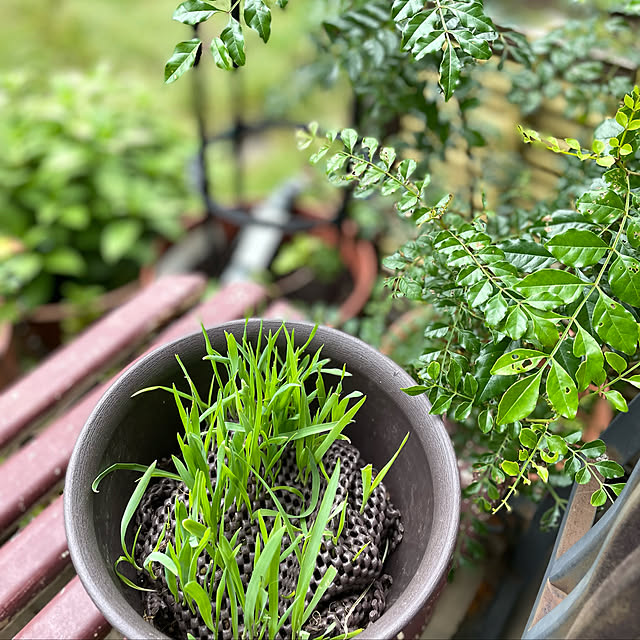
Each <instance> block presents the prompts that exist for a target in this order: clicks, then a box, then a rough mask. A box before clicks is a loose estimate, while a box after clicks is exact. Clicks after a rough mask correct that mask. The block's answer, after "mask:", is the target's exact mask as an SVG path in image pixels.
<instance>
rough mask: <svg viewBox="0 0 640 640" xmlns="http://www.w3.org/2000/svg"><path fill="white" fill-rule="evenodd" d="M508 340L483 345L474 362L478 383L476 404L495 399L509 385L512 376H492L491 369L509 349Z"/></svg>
mask: <svg viewBox="0 0 640 640" xmlns="http://www.w3.org/2000/svg"><path fill="white" fill-rule="evenodd" d="M510 343H511V341H510V340H501V341H500V342H491V343H489V344H487V345H484V346H483V347H482V349H481V351H480V355H479V356H478V359H477V360H476V371H475V378H476V380H477V381H478V393H477V402H480V403H484V402H486V401H487V400H491V399H493V398H496V397H497V396H499V395H500V394H502V393H503V392H504V391H506V389H507V388H508V387H509V386H510V385H511V383H512V381H513V379H514V377H513V376H494V375H491V369H492V367H493V365H494V364H495V363H496V361H497V360H498V358H499V357H500V356H501V355H502V354H503V353H504V352H505V349H507V348H509V345H510Z"/></svg>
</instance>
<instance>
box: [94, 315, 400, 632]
mask: <svg viewBox="0 0 640 640" xmlns="http://www.w3.org/2000/svg"><path fill="white" fill-rule="evenodd" d="M203 333H204V338H205V343H206V355H205V356H204V358H205V359H206V360H209V362H210V363H211V368H212V375H211V382H210V385H209V388H208V392H207V394H206V397H203V396H202V395H200V393H199V392H198V390H197V389H196V387H195V384H194V383H193V381H192V380H191V378H190V377H189V374H188V373H187V371H186V369H185V367H184V365H183V363H182V362H181V360H180V358H179V356H176V358H177V359H178V362H179V364H180V367H181V368H182V370H183V371H184V374H185V377H186V379H187V382H188V385H189V389H190V392H188V393H187V392H183V391H179V390H178V389H177V388H176V386H175V385H172V387H170V388H169V387H163V386H154V387H149V388H147V389H143V390H142V391H141V392H149V391H153V390H164V391H166V392H169V393H171V394H172V395H173V397H174V399H175V403H176V406H177V409H178V412H179V415H180V419H181V421H182V425H183V427H184V434H178V444H179V446H180V452H181V454H182V455H181V457H180V458H179V457H178V456H175V455H174V456H172V460H173V463H174V466H175V473H174V472H168V471H162V470H160V469H158V468H157V467H156V462H154V463H152V464H151V465H149V466H148V467H147V466H144V465H136V464H115V465H112V466H111V467H109V468H108V469H106V470H105V471H103V472H102V473H101V474H100V475H99V476H98V477H97V478H96V480H95V482H94V485H93V488H94V490H97V486H98V484H99V483H100V481H101V480H102V478H103V477H104V476H105V475H107V474H109V473H110V472H112V471H113V470H115V469H129V470H138V471H141V472H143V476H142V478H141V479H140V480H139V482H138V483H137V486H136V489H135V491H134V493H133V495H132V496H131V499H130V500H129V503H128V505H127V507H126V509H125V513H124V516H123V518H122V523H121V542H122V550H123V555H122V556H120V558H118V560H117V561H116V572H117V573H118V575H119V576H120V577H121V578H122V580H124V581H125V582H126V583H127V584H129V585H130V586H132V587H135V588H140V587H138V586H136V585H134V584H133V583H132V582H131V581H130V580H129V579H128V578H126V577H125V576H124V575H122V574H121V573H120V572H119V571H118V566H119V565H120V564H121V563H123V562H124V563H125V564H130V565H132V566H133V567H134V568H135V569H136V570H137V571H142V570H143V569H145V570H146V571H147V572H148V574H149V576H150V577H151V578H152V579H155V578H156V576H155V574H154V568H157V567H158V566H160V567H162V570H163V571H164V575H165V578H166V581H167V584H168V587H169V589H170V591H171V593H172V594H173V596H174V598H175V599H176V601H183V602H184V603H185V604H186V605H188V606H189V608H190V609H191V610H192V611H195V609H197V610H198V612H199V614H200V616H201V617H202V619H203V620H204V622H205V624H206V625H207V627H208V628H209V629H210V630H212V631H213V632H214V634H216V635H217V633H218V628H219V625H220V614H221V608H222V602H223V596H224V595H225V593H226V595H227V596H228V598H229V601H230V604H231V612H232V613H231V617H232V619H231V621H230V623H231V627H232V631H233V635H234V637H239V634H240V630H241V628H240V625H241V621H240V620H239V619H238V608H240V609H241V610H242V612H243V621H242V624H243V627H244V632H243V637H244V638H249V639H253V638H265V637H268V638H270V639H272V638H274V637H275V636H276V635H277V634H278V632H279V631H280V630H281V629H282V627H283V625H285V624H286V623H289V624H290V625H291V628H292V637H293V638H301V639H304V638H306V637H308V633H307V632H305V631H304V630H303V626H304V625H305V623H306V622H307V621H308V620H309V618H310V616H311V614H312V613H313V611H314V610H315V608H316V606H317V605H318V603H319V602H320V599H321V598H322V596H323V595H324V593H325V592H326V591H327V589H328V588H329V586H330V585H331V583H332V582H333V579H334V578H335V575H336V573H337V571H336V569H335V568H334V567H332V566H330V567H329V568H328V569H327V571H326V573H325V574H324V576H323V577H322V579H321V581H320V583H319V584H318V586H317V588H316V590H315V592H314V593H313V594H312V595H311V594H309V595H310V596H311V599H310V601H309V602H308V603H307V602H305V600H306V597H307V594H308V591H309V588H310V584H311V581H312V577H313V573H314V570H315V567H316V562H317V557H318V554H319V552H320V548H321V544H322V541H323V538H324V537H325V536H330V537H332V538H334V539H337V538H338V537H339V536H340V535H341V533H342V530H343V527H344V513H345V509H346V503H347V499H346V498H345V500H344V501H342V502H341V503H340V504H338V505H336V506H335V507H334V504H333V503H334V500H335V497H336V492H337V488H338V484H339V480H340V461H339V460H338V461H337V463H336V465H335V468H334V470H333V472H332V474H331V476H330V477H329V475H328V474H327V472H326V470H325V468H324V466H323V457H324V455H325V454H326V453H327V451H328V450H329V448H330V447H331V445H332V444H333V443H334V442H335V441H336V440H346V439H347V438H346V436H345V435H344V433H343V432H344V429H345V428H346V427H347V426H348V425H349V424H350V423H351V422H352V421H353V419H354V417H355V415H356V413H357V412H358V410H359V409H360V407H361V406H362V404H363V403H364V402H365V399H366V397H365V396H363V395H362V393H360V392H359V391H353V392H351V393H349V394H346V395H345V394H343V381H344V379H345V377H347V376H349V375H350V374H349V373H348V372H347V371H346V368H345V367H343V368H342V369H336V368H331V367H329V366H328V365H329V360H328V359H323V358H322V357H321V350H322V348H320V349H318V350H317V351H316V352H315V353H313V354H310V353H307V352H306V351H307V348H308V346H309V344H310V342H311V340H312V338H313V336H314V335H315V329H314V331H312V333H311V335H310V337H309V339H308V340H307V342H306V343H305V344H304V345H303V346H301V347H295V345H294V332H293V331H291V333H289V332H288V331H287V328H286V327H285V325H284V324H283V325H282V326H281V327H280V328H279V329H278V330H277V331H276V332H275V333H272V332H269V333H268V335H265V334H263V332H262V329H261V330H260V332H259V335H258V338H257V340H256V344H255V346H254V345H252V344H251V343H250V342H249V340H248V339H247V337H246V333H245V335H244V336H243V339H242V341H241V342H238V341H236V339H235V337H234V336H233V335H232V334H230V333H226V342H227V349H226V353H219V352H218V351H216V350H214V349H213V347H212V346H211V343H210V341H209V338H208V336H207V334H206V332H203ZM280 334H283V335H284V337H285V347H284V348H282V349H281V348H277V347H276V340H277V339H278V336H279V335H280ZM329 378H332V379H334V380H335V384H334V385H333V386H329V385H328V383H327V380H328V379H329ZM141 392H139V393H141ZM185 403H186V404H185ZM405 442H406V438H405ZM403 445H404V442H403V443H402V445H401V447H402V446H403ZM289 448H294V449H295V459H296V465H297V469H298V475H299V479H300V480H302V482H303V484H305V486H308V485H309V484H310V486H311V498H310V500H309V504H307V505H304V504H303V505H302V507H301V512H300V513H287V512H286V510H285V509H284V507H283V506H282V503H281V502H280V500H279V499H278V497H277V496H276V492H281V491H291V492H294V493H296V495H298V497H299V498H300V499H301V501H302V500H303V495H302V494H301V493H300V492H299V490H298V489H296V488H294V487H282V486H276V484H277V478H278V473H279V471H280V469H281V465H282V462H283V455H284V454H285V451H287V450H288V451H290V449H289ZM210 454H211V455H215V456H216V465H215V478H212V477H211V473H212V472H211V469H210V466H209V463H208V460H209V457H210ZM396 456H397V454H396ZM396 456H394V459H395V457H396ZM392 461H393V460H392ZM392 461H391V462H392ZM391 462H390V463H389V464H388V465H387V466H386V467H385V468H384V469H383V471H382V472H381V473H380V474H378V476H377V477H376V478H375V480H373V481H372V473H371V471H372V470H371V465H367V467H365V468H364V469H363V470H362V475H363V481H364V485H365V486H364V497H363V502H362V508H363V509H364V504H365V502H366V500H367V499H368V497H369V495H370V494H371V491H372V490H373V488H375V486H376V485H377V484H378V483H379V482H380V481H381V480H382V477H384V474H385V473H386V472H387V470H388V468H389V466H390V464H391ZM322 476H324V477H325V480H326V489H325V491H324V494H323V495H322V498H321V484H322V480H321V477H322ZM152 477H165V478H172V479H174V480H179V481H182V483H184V485H185V487H186V489H187V490H188V496H186V497H182V496H183V494H182V493H181V495H180V496H179V495H176V498H175V522H176V525H175V530H174V531H173V532H172V534H173V535H172V536H170V535H167V531H166V525H165V529H163V532H162V534H161V536H160V538H159V539H158V541H157V543H156V545H155V549H154V551H153V552H152V553H151V554H149V555H148V556H147V558H146V559H145V560H144V562H143V567H140V566H139V564H138V563H137V562H136V560H135V557H134V549H135V545H136V539H137V536H138V533H139V531H140V530H138V533H136V536H135V538H134V541H133V546H132V548H131V549H129V547H128V546H127V543H126V539H125V538H126V533H127V530H128V527H129V524H130V522H131V520H132V519H133V518H134V515H135V513H136V511H137V509H138V507H139V505H140V502H141V500H142V498H143V496H144V493H145V491H146V489H147V487H148V485H149V482H150V481H151V478H152ZM252 482H253V484H254V485H255V486H256V487H262V489H263V490H264V492H265V493H266V494H268V495H269V497H270V498H271V500H272V502H273V504H274V505H275V507H276V508H275V509H267V508H261V509H257V510H256V509H254V503H255V498H256V496H251V495H250V494H249V492H248V490H247V487H248V486H250V485H251V484H252ZM318 505H319V506H318ZM242 506H244V507H246V509H247V512H248V514H249V518H250V519H251V521H252V522H257V523H258V525H259V530H260V535H259V536H258V538H257V540H256V546H255V549H254V565H253V571H252V574H251V578H250V580H249V583H248V585H247V587H246V589H245V588H244V585H243V583H242V580H241V575H240V572H239V568H238V561H237V557H238V554H239V553H240V550H241V547H242V544H243V541H241V540H238V536H239V533H240V531H239V530H238V531H236V532H235V534H233V536H232V537H231V539H229V540H228V539H227V538H226V537H225V535H224V519H225V514H227V512H228V511H229V510H230V509H232V508H234V507H235V508H241V507H242ZM314 514H315V517H313V515H314ZM334 518H337V519H338V520H337V522H338V526H337V533H336V534H334V533H332V532H331V531H330V530H328V525H329V523H330V522H331V521H332V520H333V519H334ZM365 546H366V545H365ZM161 548H162V550H161ZM203 554H206V555H207V556H208V562H207V564H208V567H207V572H206V576H204V578H203V577H202V576H200V575H199V573H198V559H199V557H200V556H202V555H203ZM291 554H295V556H296V559H297V562H298V566H299V567H300V573H299V576H298V580H297V585H296V588H295V591H294V593H293V594H291V597H290V599H288V600H287V606H286V609H285V611H284V613H282V614H280V613H279V609H278V605H279V597H280V596H279V585H278V581H279V566H280V564H281V563H282V562H284V561H285V560H286V559H287V557H289V556H290V555H291ZM218 569H219V570H220V571H219V572H218V575H221V578H220V580H219V581H216V579H215V578H216V572H217V571H218ZM336 631H337V630H335V629H333V627H330V628H328V629H327V630H326V631H325V634H324V635H323V636H322V637H323V638H325V637H328V636H330V635H331V634H332V633H335V632H336ZM355 633H357V631H356V632H350V633H349V632H348V631H347V630H344V632H343V633H339V634H338V635H336V636H335V637H339V638H347V637H351V636H352V635H355Z"/></svg>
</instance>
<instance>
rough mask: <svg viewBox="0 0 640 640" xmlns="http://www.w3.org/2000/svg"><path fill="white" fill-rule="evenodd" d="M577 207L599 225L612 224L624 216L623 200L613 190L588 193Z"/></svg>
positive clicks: (579, 201)
mask: <svg viewBox="0 0 640 640" xmlns="http://www.w3.org/2000/svg"><path fill="white" fill-rule="evenodd" d="M577 205H578V211H580V213H583V214H584V215H585V216H587V217H588V218H590V219H591V220H593V221H594V222H597V223H598V224H611V223H612V222H615V221H616V220H618V219H619V218H621V217H622V216H623V215H624V202H623V201H622V198H620V196H619V195H618V194H617V193H616V192H615V191H611V190H605V189H600V190H597V191H588V192H587V193H585V194H584V195H583V196H582V197H581V198H580V199H579V200H578V203H577Z"/></svg>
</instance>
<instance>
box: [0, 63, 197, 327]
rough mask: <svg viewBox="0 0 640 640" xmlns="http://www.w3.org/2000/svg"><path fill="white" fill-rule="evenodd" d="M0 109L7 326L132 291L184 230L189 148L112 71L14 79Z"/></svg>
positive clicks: (1, 84)
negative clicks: (53, 306)
mask: <svg viewBox="0 0 640 640" xmlns="http://www.w3.org/2000/svg"><path fill="white" fill-rule="evenodd" d="M123 95H126V96H127V97H126V99H123V98H122V96H123ZM0 110H1V111H2V118H1V119H0V147H1V148H2V149H3V153H2V157H1V158H0V181H1V182H2V189H1V190H0V211H1V213H0V317H1V318H4V319H9V320H16V319H19V318H21V317H24V316H25V315H26V314H27V313H28V312H29V311H30V310H32V309H33V308H34V307H36V306H38V305H41V304H44V303H49V302H56V301H60V300H70V301H81V302H82V303H83V304H84V303H86V302H87V299H88V298H91V297H93V296H95V295H97V294H99V293H102V292H104V291H108V290H111V289H114V288H116V287H118V286H121V285H123V284H126V283H127V282H130V281H131V280H133V279H135V278H136V277H137V276H138V273H139V269H140V266H142V265H143V264H146V263H148V262H150V261H151V260H152V259H153V257H154V252H155V250H154V243H155V242H156V241H157V238H159V237H162V236H164V237H167V238H174V237H176V236H177V234H178V233H179V232H180V224H179V217H180V216H181V215H182V214H183V213H184V212H185V209H186V207H187V204H188V203H189V194H188V189H187V186H186V182H185V180H184V178H183V175H184V167H185V165H186V160H187V157H188V153H189V149H188V146H186V145H185V143H184V142H183V141H182V140H181V137H180V135H179V134H178V133H177V132H176V131H175V130H174V129H173V128H172V127H171V126H168V125H167V122H165V121H164V120H163V119H162V118H160V117H159V116H156V115H154V113H153V109H151V108H150V105H149V103H148V100H147V97H146V96H145V95H144V94H142V93H139V92H137V91H131V88H130V87H127V86H126V85H125V84H123V83H122V82H119V81H116V80H113V79H112V77H111V73H110V72H109V70H108V69H107V68H105V67H99V68H97V69H96V70H94V71H93V72H92V73H91V74H81V73H71V72H67V73H60V72H59V73H55V74H52V75H51V76H50V77H49V78H48V79H47V80H46V81H45V82H44V84H42V83H40V82H39V81H37V80H36V78H34V77H31V76H30V75H28V74H26V73H18V72H12V73H5V74H3V75H2V77H1V78H0Z"/></svg>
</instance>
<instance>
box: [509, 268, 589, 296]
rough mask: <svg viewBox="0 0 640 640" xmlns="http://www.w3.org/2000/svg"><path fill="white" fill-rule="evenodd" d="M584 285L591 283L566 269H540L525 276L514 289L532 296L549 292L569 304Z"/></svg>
mask: <svg viewBox="0 0 640 640" xmlns="http://www.w3.org/2000/svg"><path fill="white" fill-rule="evenodd" d="M585 286H592V285H591V283H590V282H586V281H585V280H581V279H580V278H578V276H575V275H573V274H572V273H568V272H567V271H560V270H559V269H542V270H540V271H536V272H535V273H532V274H530V275H528V276H525V277H524V278H523V279H522V280H521V281H520V284H519V285H518V286H516V289H517V290H518V291H519V292H520V293H522V294H523V295H525V296H527V297H529V296H531V297H533V298H535V297H536V296H539V295H541V294H544V293H551V294H552V295H554V296H557V297H558V298H560V299H561V300H562V301H563V302H564V303H565V304H569V303H570V302H573V301H574V300H575V299H576V298H577V297H578V296H579V295H580V294H581V293H582V290H583V289H584V287H585Z"/></svg>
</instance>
